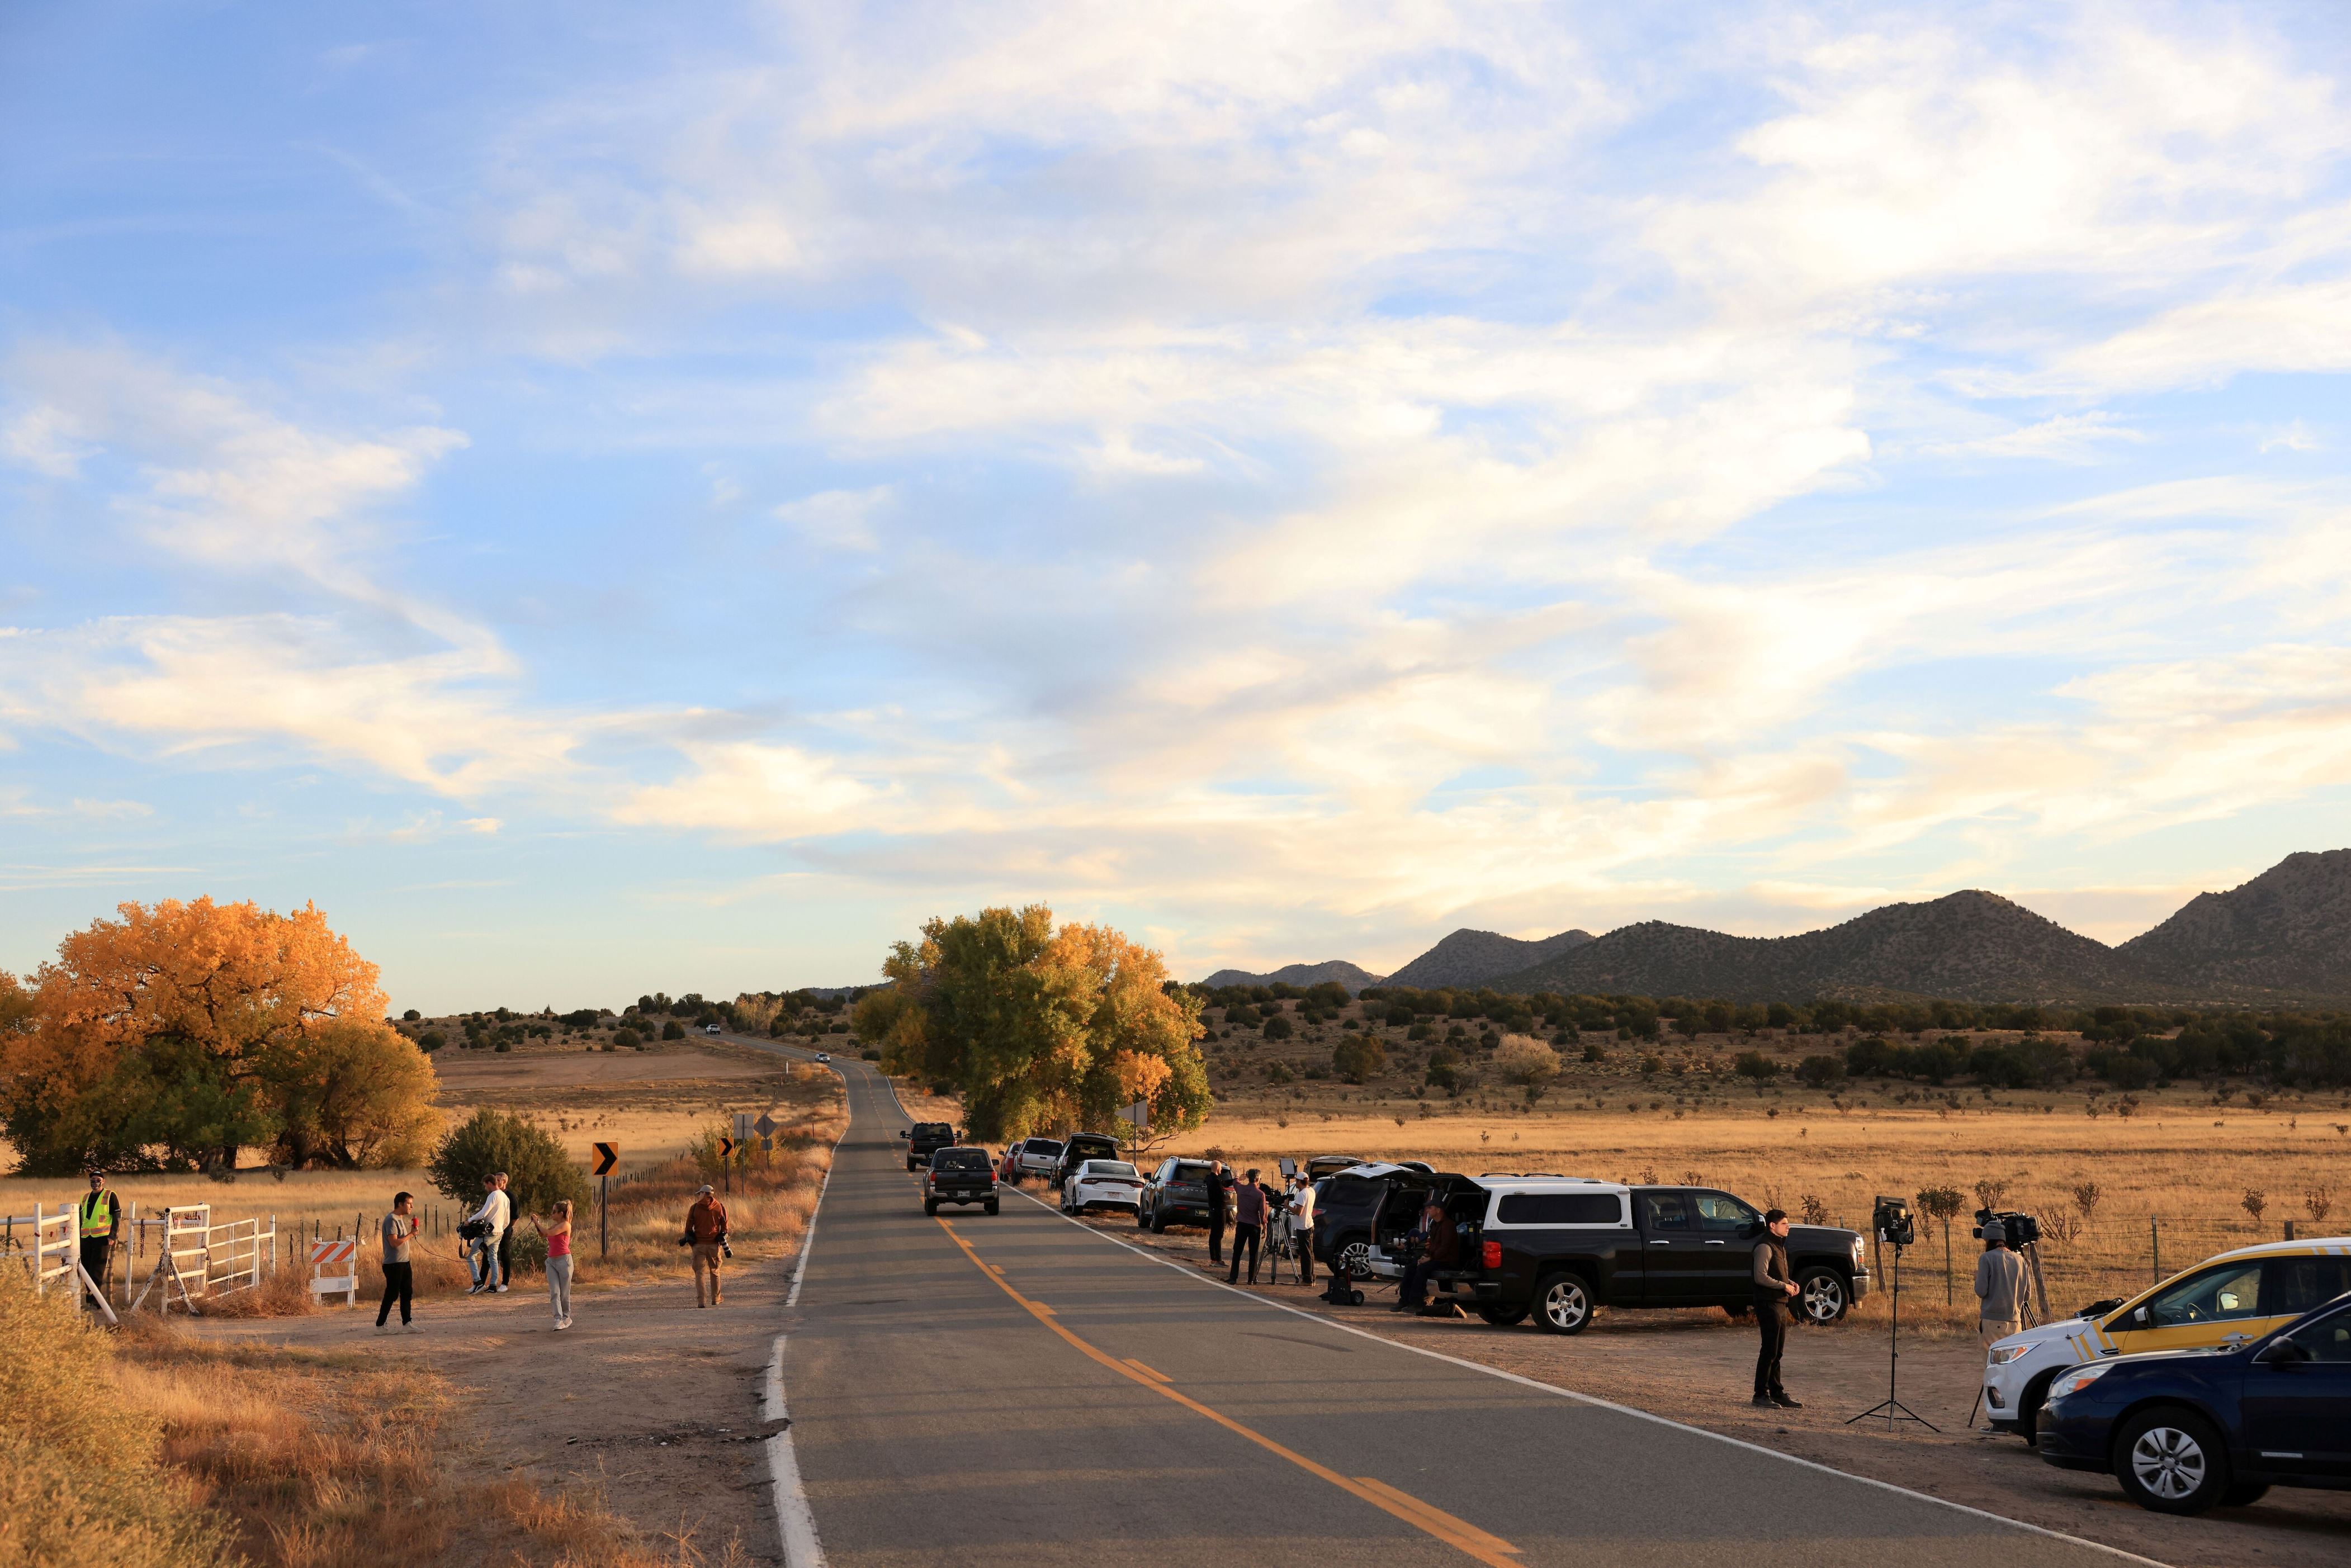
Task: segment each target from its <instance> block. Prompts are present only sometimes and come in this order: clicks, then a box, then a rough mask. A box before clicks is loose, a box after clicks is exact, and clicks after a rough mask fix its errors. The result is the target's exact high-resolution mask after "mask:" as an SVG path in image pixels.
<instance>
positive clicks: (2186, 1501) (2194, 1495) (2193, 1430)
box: [2115, 1406, 2231, 1513]
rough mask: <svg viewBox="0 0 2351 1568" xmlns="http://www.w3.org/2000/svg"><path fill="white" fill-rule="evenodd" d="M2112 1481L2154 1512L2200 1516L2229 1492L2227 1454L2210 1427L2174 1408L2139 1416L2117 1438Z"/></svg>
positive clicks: (2126, 1494) (2204, 1422)
mask: <svg viewBox="0 0 2351 1568" xmlns="http://www.w3.org/2000/svg"><path fill="white" fill-rule="evenodd" d="M2115 1479H2116V1480H2118V1481H2120V1482H2122V1483H2123V1493H2124V1495H2125V1496H2126V1497H2128V1498H2129V1499H2130V1500H2131V1501H2133V1502H2135V1503H2137V1504H2138V1505H2139V1507H2141V1508H2145V1509H2152V1510H2154V1511H2156V1512H2158V1513H2202V1512H2203V1511H2205V1510H2206V1509H2208V1508H2210V1507H2211V1506H2212V1505H2213V1504H2214V1503H2216V1502H2219V1501H2220V1499H2221V1497H2222V1496H2223V1494H2225V1493H2226V1492H2227V1491H2228V1490H2230V1485H2231V1478H2230V1475H2229V1455H2228V1451H2227V1450H2226V1449H2224V1448H2222V1447H2221V1446H2220V1434H2219V1433H2218V1432H2215V1431H2214V1430H2212V1427H2211V1424H2210V1422H2208V1421H2206V1420H2205V1419H2204V1417H2202V1416H2198V1415H2196V1414H2194V1413H2192V1412H2190V1411H2187V1410H2182V1409H2180V1408H2179V1407H2178V1406H2171V1407H2169V1408H2162V1407H2158V1408H2157V1409H2154V1410H2147V1411H2142V1412H2141V1413H2140V1414H2138V1415H2137V1416H2132V1417H2131V1418H2130V1419H2129V1420H2127V1421H2126V1422H2124V1423H2123V1427H2122V1430H2121V1431H2119V1432H2117V1433H2116V1434H2115Z"/></svg>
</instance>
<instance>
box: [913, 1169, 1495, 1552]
mask: <svg viewBox="0 0 2351 1568" xmlns="http://www.w3.org/2000/svg"><path fill="white" fill-rule="evenodd" d="M933 1218H937V1217H936V1216H933ZM938 1223H939V1228H940V1229H942V1230H944V1231H946V1233H947V1237H948V1239H950V1240H952V1241H954V1243H955V1244H956V1246H957V1247H960V1248H962V1249H963V1252H964V1256H965V1257H967V1258H968V1259H970V1260H972V1262H973V1264H974V1265H975V1266H976V1267H977V1268H978V1270H979V1271H980V1273H981V1275H982V1276H983V1277H984V1278H987V1279H989V1280H993V1281H995V1282H996V1288H997V1289H998V1290H999V1291H1003V1292H1004V1293H1005V1294H1006V1295H1008V1296H1009V1297H1011V1298H1012V1299H1013V1300H1014V1301H1017V1302H1019V1304H1020V1306H1021V1307H1022V1308H1024V1309H1025V1310H1026V1311H1027V1312H1029V1315H1030V1316H1032V1317H1034V1318H1035V1319H1036V1320H1037V1321H1038V1322H1040V1323H1043V1324H1044V1325H1045V1326H1046V1327H1047V1328H1049V1329H1051V1330H1052V1331H1053V1332H1054V1333H1057V1334H1059V1335H1061V1338H1062V1339H1063V1340H1065V1341H1067V1342H1068V1343H1069V1344H1070V1345H1071V1348H1072V1349H1074V1350H1077V1351H1078V1352H1080V1353H1081V1354H1083V1355H1085V1356H1087V1357H1088V1358H1090V1359H1092V1360H1093V1361H1095V1362H1098V1363H1100V1364H1102V1365H1103V1366H1106V1367H1108V1368H1110V1369H1111V1370H1112V1371H1113V1372H1115V1373H1117V1374H1118V1375H1120V1376H1121V1377H1123V1378H1125V1379H1127V1380H1128V1381H1129V1382H1131V1383H1135V1384H1139V1385H1142V1386H1143V1387H1144V1388H1148V1389H1150V1390H1151V1391H1152V1392H1153V1393H1154V1394H1156V1395H1159V1396H1161V1397H1163V1398H1166V1399H1172V1400H1174V1401H1175V1403H1176V1404H1178V1405H1181V1406H1184V1408H1185V1409H1186V1410H1189V1411H1191V1412H1192V1413H1193V1414H1194V1415H1196V1416H1206V1417H1207V1418H1208V1419H1209V1420H1211V1421H1214V1422H1215V1423H1216V1424H1217V1426H1219V1427H1224V1428H1225V1430H1227V1431H1228V1432H1231V1433H1233V1434H1234V1435H1235V1436H1237V1437H1246V1438H1248V1439H1249V1441H1250V1442H1252V1443H1255V1444H1256V1445H1257V1446H1258V1447H1259V1448H1263V1449H1265V1450H1266V1451H1267V1452H1268V1453H1270V1454H1275V1455H1278V1456H1279V1457H1280V1458H1285V1459H1288V1460H1289V1461H1290V1463H1291V1464H1293V1465H1296V1466H1297V1467H1298V1468H1299V1469H1301V1470H1304V1471H1305V1472H1306V1473H1307V1474H1309V1475H1311V1476H1313V1477H1315V1478H1316V1479H1319V1480H1325V1481H1328V1482H1330V1483H1331V1484H1332V1486H1334V1487H1337V1488H1338V1489H1339V1490H1341V1491H1343V1492H1346V1493H1348V1494H1350V1495H1351V1496H1354V1497H1358V1498H1361V1499H1363V1500H1364V1501H1365V1502H1367V1503H1370V1504H1371V1505H1372V1506H1373V1507H1374V1508H1376V1509H1378V1510H1379V1511H1382V1512H1383V1513H1386V1514H1390V1515H1393V1516H1394V1517H1395V1518H1397V1519H1400V1520H1402V1521H1404V1522H1405V1523H1406V1524H1409V1525H1411V1526H1412V1527H1413V1528H1414V1529H1415V1530H1417V1531H1421V1532H1422V1533H1424V1534H1426V1535H1429V1536H1433V1537H1434V1538H1436V1539H1437V1540H1438V1541H1441V1542H1444V1543H1445V1544H1446V1545H1447V1546H1450V1547H1452V1548H1454V1549H1455V1550H1456V1551H1458V1552H1463V1553H1466V1554H1467V1555H1468V1556H1471V1557H1474V1558H1476V1559H1477V1560H1478V1561H1479V1562H1480V1563H1487V1564H1488V1565H1489V1568H1519V1564H1518V1563H1517V1562H1516V1561H1515V1559H1516V1556H1517V1553H1518V1550H1519V1549H1518V1548H1517V1547H1515V1546H1513V1545H1511V1544H1510V1542H1507V1541H1504V1540H1502V1539H1501V1538H1500V1537H1499V1536H1497V1535H1490V1534H1489V1533H1487V1532H1486V1531H1482V1530H1480V1529H1479V1528H1478V1527H1477V1526H1476V1525H1474V1524H1472V1523H1470V1522H1469V1521H1468V1520H1466V1519H1457V1518H1455V1517H1454V1516H1453V1515H1452V1514H1449V1513H1447V1512H1446V1511H1444V1510H1443V1509H1441V1508H1437V1507H1435V1506H1433V1505H1432V1504H1429V1503H1425V1502H1423V1501H1421V1500H1419V1499H1418V1498H1416V1497H1414V1496H1412V1495H1411V1494H1410V1493H1408V1492H1401V1491H1398V1490H1396V1489H1395V1488H1394V1487H1392V1486H1389V1485H1388V1484H1387V1483H1385V1482H1384V1481H1380V1480H1375V1479H1372V1478H1371V1477H1369V1476H1363V1477H1348V1476H1343V1475H1341V1474H1340V1473H1339V1472H1338V1471H1336V1470H1334V1469H1332V1468H1331V1467H1330V1466H1328V1465H1322V1464H1317V1463H1315V1461H1313V1460H1312V1459H1310V1458H1307V1457H1306V1456H1305V1455H1303V1454H1301V1453H1300V1452H1299V1451H1298V1450H1297V1449H1295V1448H1285V1447H1284V1446H1283V1445H1281V1444H1280V1443H1277V1442H1275V1441H1274V1440H1273V1439H1272V1438H1271V1437H1267V1436H1266V1435H1265V1434H1264V1433H1262V1432H1259V1431H1257V1430H1255V1429H1254V1428H1251V1427H1244V1426H1242V1425H1241V1424H1240V1423H1239V1422H1238V1421H1236V1420H1234V1419H1233V1418H1232V1417H1231V1416H1228V1415H1225V1414H1224V1413H1223V1412H1221V1411H1218V1410H1212V1409H1210V1408H1209V1407H1208V1406H1206V1405H1203V1404H1201V1403H1200V1402H1199V1401H1198V1400H1196V1399H1195V1398H1193V1397H1192V1396H1190V1395H1188V1394H1185V1393H1182V1392H1180V1391H1178V1390H1177V1389H1175V1388H1174V1387H1171V1386H1170V1385H1169V1383H1168V1380H1167V1379H1166V1378H1165V1376H1163V1375H1161V1374H1159V1373H1155V1372H1153V1371H1152V1370H1151V1369H1150V1368H1149V1367H1147V1366H1144V1364H1142V1363H1141V1362H1133V1363H1129V1362H1124V1361H1121V1360H1119V1359H1118V1358H1117V1357H1116V1356H1113V1355H1112V1354H1110V1353H1109V1352H1108V1351H1106V1350H1098V1349H1096V1348H1095V1347H1094V1346H1093V1345H1092V1344H1089V1343H1087V1342H1086V1341H1084V1340H1082V1339H1081V1338H1079V1337H1078V1336H1077V1335H1076V1334H1074V1333H1071V1332H1070V1331H1069V1330H1068V1329H1066V1328H1064V1327H1062V1326H1061V1324H1060V1323H1057V1322H1054V1321H1053V1318H1052V1312H1053V1309H1052V1308H1050V1307H1049V1306H1047V1305H1045V1303H1044V1302H1042V1301H1030V1300H1029V1298H1028V1297H1026V1296H1024V1295H1022V1294H1021V1293H1020V1292H1019V1291H1016V1290H1014V1289H1013V1288H1012V1282H1011V1281H1009V1280H1007V1279H1005V1278H1004V1277H1003V1275H1002V1274H1001V1273H992V1272H990V1271H989V1269H988V1265H987V1261H986V1260H984V1259H982V1258H981V1257H980V1255H979V1254H978V1253H977V1252H976V1251H974V1250H973V1249H972V1245H971V1243H970V1242H968V1241H966V1240H965V1239H963V1238H962V1237H961V1236H959V1235H957V1234H956V1228H955V1227H954V1226H952V1225H949V1224H948V1223H947V1222H946V1220H944V1219H940V1220H939V1222H938Z"/></svg>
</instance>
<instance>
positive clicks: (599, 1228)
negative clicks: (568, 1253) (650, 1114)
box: [594, 1144, 621, 1262]
mask: <svg viewBox="0 0 2351 1568" xmlns="http://www.w3.org/2000/svg"><path fill="white" fill-rule="evenodd" d="M620 1163H621V1145H618V1144H599V1145H596V1169H595V1172H594V1175H595V1177H596V1188H597V1190H596V1257H597V1260H599V1261H600V1262H601V1260H604V1259H607V1258H610V1257H611V1255H612V1167H613V1166H616V1165H619V1164H620Z"/></svg>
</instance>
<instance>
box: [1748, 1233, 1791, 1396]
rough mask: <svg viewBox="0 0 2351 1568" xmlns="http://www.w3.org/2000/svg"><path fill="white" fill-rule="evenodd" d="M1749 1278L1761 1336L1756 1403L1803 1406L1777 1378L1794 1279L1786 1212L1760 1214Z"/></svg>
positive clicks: (1785, 1341) (1757, 1366)
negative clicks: (1760, 1236)
mask: <svg viewBox="0 0 2351 1568" xmlns="http://www.w3.org/2000/svg"><path fill="white" fill-rule="evenodd" d="M1750 1279H1751V1280H1752V1281H1753V1283H1754V1286H1755V1327H1756V1329H1757V1330H1758V1331H1759V1332H1760V1333H1761V1335H1762V1339H1761V1343H1758V1344H1757V1346H1756V1347H1755V1403H1756V1404H1758V1405H1761V1406H1767V1407H1770V1408H1773V1409H1779V1410H1802V1408H1803V1406H1802V1405H1799V1404H1797V1403H1796V1402H1795V1401H1794V1400H1793V1399H1791V1398H1789V1397H1788V1390H1787V1389H1786V1388H1785V1387H1784V1386H1782V1384H1781V1382H1780V1352H1781V1351H1782V1349H1783V1348H1785V1347H1786V1345H1787V1343H1788V1318H1787V1309H1788V1303H1789V1302H1790V1301H1792V1300H1793V1299H1794V1297H1795V1294H1796V1281H1795V1280H1794V1279H1793V1278H1792V1276H1791V1275H1790V1273H1789V1270H1788V1214H1787V1211H1786V1210H1785V1209H1780V1208H1774V1209H1771V1210H1770V1211H1768V1212H1767V1213H1766V1214H1765V1215H1764V1216H1763V1239H1761V1241H1758V1242H1757V1243H1755V1256H1754V1262H1753V1268H1752V1270H1751V1272H1750Z"/></svg>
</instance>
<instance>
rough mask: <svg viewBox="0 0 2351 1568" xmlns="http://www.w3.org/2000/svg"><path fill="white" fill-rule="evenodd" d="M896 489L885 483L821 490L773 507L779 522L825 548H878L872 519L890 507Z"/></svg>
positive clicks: (877, 539) (859, 549)
mask: <svg viewBox="0 0 2351 1568" xmlns="http://www.w3.org/2000/svg"><path fill="white" fill-rule="evenodd" d="M895 495H896V492H895V491H894V490H893V488H892V487H891V486H887V485H876V486H872V487H871V488H870V489H864V490H821V491H819V492H818V493H817V494H815V495H813V496H804V497H801V498H800V499H799V500H797V501H787V502H785V503H784V504H783V505H782V506H780V507H777V508H776V518H777V520H778V521H779V522H781V523H783V524H785V525H786V526H787V527H789V528H791V529H792V531H793V532H795V533H797V534H799V536H800V537H801V538H804V539H806V540H808V541H809V543H810V544H813V545H817V546H820V547H821V548H823V549H835V550H858V551H868V550H877V549H881V548H882V541H881V540H880V539H879V538H877V537H875V535H874V532H873V521H874V519H875V518H876V517H879V516H880V515H881V514H883V512H885V511H887V510H888V509H889V507H890V504H891V502H892V500H893V498H894V497H895Z"/></svg>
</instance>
